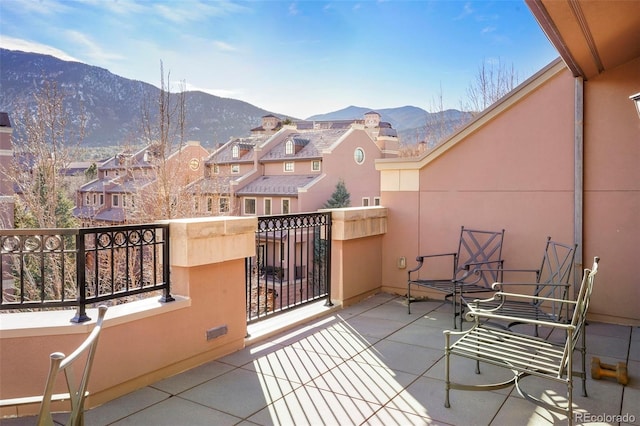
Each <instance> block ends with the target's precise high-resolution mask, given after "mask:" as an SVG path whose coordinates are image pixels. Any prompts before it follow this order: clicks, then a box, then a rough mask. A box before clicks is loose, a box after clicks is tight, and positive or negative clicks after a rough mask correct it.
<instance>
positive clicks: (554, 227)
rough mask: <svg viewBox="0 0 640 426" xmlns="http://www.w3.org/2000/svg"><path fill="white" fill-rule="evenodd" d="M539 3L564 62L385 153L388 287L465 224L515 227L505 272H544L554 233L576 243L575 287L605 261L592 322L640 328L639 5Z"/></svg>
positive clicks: (450, 245)
mask: <svg viewBox="0 0 640 426" xmlns="http://www.w3.org/2000/svg"><path fill="white" fill-rule="evenodd" d="M527 4H528V6H529V7H530V9H531V10H532V12H533V14H534V16H535V17H536V19H537V20H538V21H539V23H540V25H541V27H542V29H543V30H544V31H545V32H546V33H547V36H548V37H549V39H550V40H551V41H552V43H553V44H554V45H555V46H556V47H557V49H558V52H559V54H560V56H561V57H560V58H559V59H558V60H556V61H554V62H552V63H551V64H549V65H548V66H547V67H545V68H544V69H542V70H540V71H539V72H538V73H536V74H535V75H534V76H532V77H531V78H530V79H528V80H527V81H525V82H523V83H522V84H521V85H519V86H518V87H517V88H515V89H514V90H513V91H512V92H511V93H509V94H508V95H507V96H505V97H504V98H503V99H501V100H500V101H499V102H497V103H496V104H494V105H492V106H491V107H489V108H488V109H487V110H485V111H483V112H482V113H481V114H480V115H479V116H478V117H476V118H475V119H474V120H473V121H472V122H471V123H469V124H468V125H467V126H465V127H464V128H463V129H461V130H460V131H458V132H457V133H456V134H454V135H452V136H451V137H450V138H449V139H447V140H445V141H443V142H442V143H441V144H439V145H438V146H436V147H435V148H434V149H432V150H430V151H428V152H426V153H425V154H423V155H422V156H420V157H419V158H416V159H404V158H403V159H396V160H378V162H377V164H376V166H377V168H378V170H380V172H381V191H382V193H381V197H382V205H384V206H386V207H387V208H388V209H389V217H390V218H391V217H393V218H394V219H393V220H390V221H389V225H388V232H387V233H386V234H385V236H384V243H383V255H382V259H383V265H382V278H383V288H386V289H387V290H388V291H393V292H398V293H400V292H406V280H407V272H406V271H407V269H408V268H412V267H414V266H415V262H413V261H412V260H413V259H415V257H416V256H417V255H426V254H430V253H442V252H453V251H455V247H456V244H457V241H458V235H459V231H460V226H462V225H465V226H467V227H470V228H476V229H490V230H500V229H505V230H506V232H505V241H504V247H503V254H504V259H505V264H504V265H505V268H531V267H538V266H539V263H538V262H539V259H540V257H541V255H542V250H543V247H544V241H545V238H546V237H547V236H551V237H553V238H554V239H556V240H558V241H562V242H567V243H576V244H578V249H577V252H576V262H575V268H574V274H573V277H574V285H576V286H577V285H578V284H579V281H580V278H581V274H582V270H583V268H584V267H589V266H590V265H591V263H592V261H593V258H594V256H599V257H600V258H601V261H600V271H599V275H598V281H599V283H600V284H599V285H596V286H595V288H594V290H593V297H592V298H591V306H590V317H591V318H592V319H593V320H595V321H603V322H611V323H618V324H629V325H635V326H637V325H639V324H640V313H639V311H638V304H639V302H640V282H639V281H638V273H637V267H636V264H637V259H638V255H637V245H638V241H639V240H640V226H639V225H640V167H638V160H640V117H639V116H638V112H637V111H636V108H635V106H634V105H633V102H632V101H631V100H630V96H632V95H633V94H636V93H639V92H640V30H639V28H640V27H639V26H638V19H639V18H638V17H640V2H635V1H632V2H613V3H610V2H589V1H581V2H559V1H555V0H527ZM402 258H404V259H405V260H406V267H404V266H402V265H404V263H403V262H401V259H402ZM449 267H450V266H449V265H442V266H439V265H436V269H437V268H443V269H442V270H444V271H446V270H448V269H444V268H449ZM509 279H510V277H505V280H509ZM511 279H513V278H511ZM516 280H517V278H516ZM433 296H434V297H438V295H433Z"/></svg>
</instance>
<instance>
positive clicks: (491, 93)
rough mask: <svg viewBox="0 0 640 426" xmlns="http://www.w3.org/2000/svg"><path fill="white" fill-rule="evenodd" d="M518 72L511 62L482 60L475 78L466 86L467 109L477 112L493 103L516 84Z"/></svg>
mask: <svg viewBox="0 0 640 426" xmlns="http://www.w3.org/2000/svg"><path fill="white" fill-rule="evenodd" d="M518 80H519V77H518V73H517V72H516V71H515V69H514V67H513V64H511V66H507V65H505V64H504V63H503V62H502V61H501V60H500V59H498V62H487V61H484V62H483V63H482V65H481V66H480V67H479V68H478V73H477V74H476V78H475V80H474V81H473V82H471V84H470V85H469V87H468V88H467V101H468V105H467V107H466V110H467V111H473V112H475V113H478V112H480V111H483V110H485V109H486V108H487V107H489V106H490V105H493V104H494V103H495V102H496V101H497V100H498V99H500V98H501V97H503V96H504V95H506V94H507V93H509V92H510V91H511V90H513V88H514V87H516V86H517V85H518V82H519V81H518Z"/></svg>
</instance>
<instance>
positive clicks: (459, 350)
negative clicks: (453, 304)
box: [444, 257, 600, 425]
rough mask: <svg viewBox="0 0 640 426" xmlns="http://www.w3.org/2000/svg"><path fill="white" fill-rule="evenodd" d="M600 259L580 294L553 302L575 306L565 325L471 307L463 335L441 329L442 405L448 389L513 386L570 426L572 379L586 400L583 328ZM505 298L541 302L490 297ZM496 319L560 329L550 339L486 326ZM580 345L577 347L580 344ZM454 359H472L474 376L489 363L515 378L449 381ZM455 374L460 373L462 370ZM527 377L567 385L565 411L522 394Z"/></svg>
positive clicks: (520, 296) (507, 295)
mask: <svg viewBox="0 0 640 426" xmlns="http://www.w3.org/2000/svg"><path fill="white" fill-rule="evenodd" d="M599 261H600V259H599V258H598V257H595V258H594V261H593V266H592V268H591V269H585V270H584V274H583V277H582V284H581V286H580V291H579V293H578V296H577V298H576V300H575V301H573V300H570V301H565V300H561V299H558V300H557V302H558V303H568V304H570V305H572V306H573V309H572V311H573V313H572V318H571V322H570V323H568V324H565V323H558V322H551V321H540V320H535V319H523V318H517V317H508V316H506V315H497V314H495V313H494V312H493V311H491V310H487V311H483V310H475V309H474V308H473V307H472V306H469V308H470V310H469V312H468V313H467V318H468V319H469V320H470V321H473V323H474V325H473V327H471V328H470V329H469V330H467V331H451V330H446V331H444V335H445V402H444V405H445V407H447V408H449V407H450V406H451V405H450V401H449V393H450V390H451V389H457V390H472V391H487V390H489V391H491V390H497V389H503V388H506V387H509V386H511V385H515V387H516V389H517V390H518V392H519V393H520V395H521V396H522V397H524V398H525V399H527V400H529V401H531V402H534V403H536V404H538V405H541V406H543V407H545V408H547V409H549V410H552V411H557V412H560V413H564V414H565V415H566V416H567V420H568V423H569V425H571V424H573V420H574V419H573V396H572V394H573V376H577V377H580V378H581V379H582V394H583V396H587V389H586V360H585V358H586V357H585V347H586V339H585V330H584V326H585V322H586V314H587V309H588V308H589V300H590V297H591V292H592V290H593V284H594V280H595V275H596V273H597V271H598V263H599ZM503 298H507V299H510V298H516V299H527V298H530V299H543V298H542V297H539V296H530V295H523V294H516V293H505V292H497V293H496V294H495V295H494V296H493V299H494V300H497V301H499V300H501V299H503ZM494 320H497V321H502V322H506V323H508V322H511V321H521V322H522V323H526V324H532V325H536V326H544V327H549V328H550V329H552V330H558V331H560V333H555V334H550V336H551V337H552V338H549V339H542V338H540V337H535V336H531V335H529V334H520V333H516V332H514V331H512V330H510V329H500V328H496V327H494V326H492V325H488V324H489V323H490V322H491V321H494ZM452 341H453V343H452ZM579 341H580V344H578V342H579ZM576 349H578V350H579V351H580V355H581V358H582V365H581V370H579V371H574V365H573V352H574V350H576ZM453 355H455V356H460V357H464V358H468V359H472V360H475V361H476V366H475V369H476V374H480V364H481V363H487V364H491V365H495V366H498V367H503V368H505V369H507V370H511V371H512V372H513V377H512V378H511V379H509V380H507V381H504V382H500V383H491V384H475V385H472V384H465V383H460V382H453V381H451V372H450V370H451V363H450V358H451V356H453ZM457 374H460V371H458V372H457ZM527 376H536V377H539V378H543V379H548V380H552V381H556V382H559V383H563V384H565V385H566V387H567V407H566V408H563V407H561V406H560V405H557V404H554V403H553V402H551V403H549V402H546V401H543V400H542V399H541V398H538V397H535V396H533V395H530V394H528V393H526V392H525V391H524V390H523V389H522V387H521V381H522V379H524V378H525V377H527Z"/></svg>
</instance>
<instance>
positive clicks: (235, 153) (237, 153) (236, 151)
mask: <svg viewBox="0 0 640 426" xmlns="http://www.w3.org/2000/svg"><path fill="white" fill-rule="evenodd" d="M231 155H232V156H233V158H238V157H239V156H240V148H238V145H235V146H234V147H233V149H232V150H231Z"/></svg>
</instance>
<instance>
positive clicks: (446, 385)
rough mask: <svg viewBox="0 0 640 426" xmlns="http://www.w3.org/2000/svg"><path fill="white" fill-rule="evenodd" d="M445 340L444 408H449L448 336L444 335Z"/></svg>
mask: <svg viewBox="0 0 640 426" xmlns="http://www.w3.org/2000/svg"><path fill="white" fill-rule="evenodd" d="M444 339H445V349H444V392H445V393H444V406H445V407H446V408H450V407H451V404H449V389H450V386H451V385H450V383H451V382H450V381H449V355H450V354H449V335H448V334H445V335H444Z"/></svg>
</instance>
